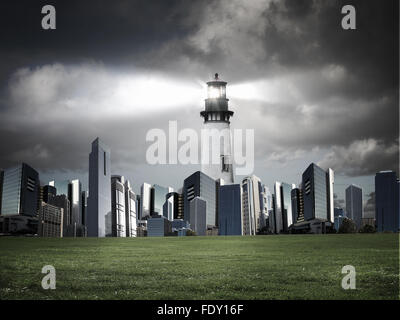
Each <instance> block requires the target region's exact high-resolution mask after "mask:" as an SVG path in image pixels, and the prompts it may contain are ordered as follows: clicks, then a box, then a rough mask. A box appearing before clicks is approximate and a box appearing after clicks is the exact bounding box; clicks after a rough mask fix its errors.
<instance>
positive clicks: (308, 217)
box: [302, 163, 334, 233]
mask: <svg viewBox="0 0 400 320" xmlns="http://www.w3.org/2000/svg"><path fill="white" fill-rule="evenodd" d="M333 183H334V173H333V170H332V169H328V171H324V170H323V169H321V168H320V167H319V166H317V165H316V164H315V163H312V164H310V165H309V166H308V168H307V169H306V170H305V171H304V172H303V175H302V186H303V199H304V220H305V221H309V222H310V223H309V226H310V227H311V228H312V229H313V232H315V233H320V232H323V233H324V232H325V227H326V226H333V223H334V213H333ZM311 221H312V222H311Z"/></svg>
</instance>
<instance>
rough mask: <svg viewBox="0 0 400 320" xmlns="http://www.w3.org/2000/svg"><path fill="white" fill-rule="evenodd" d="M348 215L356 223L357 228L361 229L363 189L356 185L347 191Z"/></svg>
mask: <svg viewBox="0 0 400 320" xmlns="http://www.w3.org/2000/svg"><path fill="white" fill-rule="evenodd" d="M346 213H347V217H348V218H350V219H351V220H353V221H354V223H355V224H356V228H357V229H360V228H361V227H362V217H363V202H362V189H361V188H360V187H358V186H356V185H354V184H352V185H351V186H349V187H348V188H347V189H346Z"/></svg>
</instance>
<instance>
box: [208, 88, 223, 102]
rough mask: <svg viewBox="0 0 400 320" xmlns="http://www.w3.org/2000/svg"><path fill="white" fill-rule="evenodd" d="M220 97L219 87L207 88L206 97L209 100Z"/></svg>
mask: <svg viewBox="0 0 400 320" xmlns="http://www.w3.org/2000/svg"><path fill="white" fill-rule="evenodd" d="M220 96H221V91H220V88H219V87H213V86H210V87H208V97H209V98H210V99H214V98H219V97H220Z"/></svg>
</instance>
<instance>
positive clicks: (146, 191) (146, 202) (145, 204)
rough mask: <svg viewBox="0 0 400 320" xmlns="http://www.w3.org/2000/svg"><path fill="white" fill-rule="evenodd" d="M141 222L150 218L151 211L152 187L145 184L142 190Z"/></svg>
mask: <svg viewBox="0 0 400 320" xmlns="http://www.w3.org/2000/svg"><path fill="white" fill-rule="evenodd" d="M140 202H141V210H140V220H144V219H147V218H148V217H150V214H151V211H150V207H151V185H150V184H148V183H146V182H144V183H143V184H142V186H141V188H140Z"/></svg>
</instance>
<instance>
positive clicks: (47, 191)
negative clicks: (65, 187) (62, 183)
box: [40, 185, 57, 203]
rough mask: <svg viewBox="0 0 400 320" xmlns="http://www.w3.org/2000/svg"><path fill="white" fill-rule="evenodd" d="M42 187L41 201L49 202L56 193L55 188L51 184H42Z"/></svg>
mask: <svg viewBox="0 0 400 320" xmlns="http://www.w3.org/2000/svg"><path fill="white" fill-rule="evenodd" d="M40 188H41V189H42V199H43V202H46V203H50V202H51V200H52V199H53V198H54V197H55V196H56V195H57V189H56V188H55V187H53V186H49V185H46V186H43V187H40Z"/></svg>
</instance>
